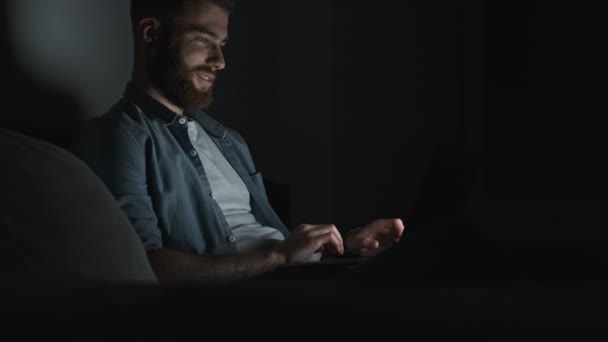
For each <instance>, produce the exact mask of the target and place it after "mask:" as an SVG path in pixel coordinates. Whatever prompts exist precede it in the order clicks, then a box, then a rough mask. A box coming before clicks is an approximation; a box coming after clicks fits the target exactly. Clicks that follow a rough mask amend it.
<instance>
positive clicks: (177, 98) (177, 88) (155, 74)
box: [149, 1, 228, 111]
mask: <svg viewBox="0 0 608 342" xmlns="http://www.w3.org/2000/svg"><path fill="white" fill-rule="evenodd" d="M227 32H228V13H227V12H226V11H225V10H224V9H223V8H221V7H219V6H217V5H215V4H213V3H211V2H209V1H198V2H193V3H191V4H189V5H187V6H186V7H185V8H184V9H183V10H182V11H181V14H179V15H178V16H177V17H176V18H174V20H172V22H171V23H163V24H162V25H161V29H160V35H159V37H158V43H157V44H156V45H155V46H154V47H153V50H152V51H151V55H150V61H151V63H150V64H149V73H150V77H151V80H152V82H153V83H154V84H155V85H156V86H157V87H158V88H159V89H160V91H161V92H162V93H163V95H164V96H165V97H166V98H167V99H168V100H169V101H171V102H172V103H173V104H175V105H176V106H178V107H180V108H182V109H183V110H185V111H187V110H194V109H204V108H207V107H208V106H209V105H210V104H211V102H212V99H213V97H212V90H213V85H214V83H215V77H216V74H217V71H219V70H221V69H223V68H224V66H225V61H224V56H223V53H222V48H223V46H224V45H225V43H226V39H227Z"/></svg>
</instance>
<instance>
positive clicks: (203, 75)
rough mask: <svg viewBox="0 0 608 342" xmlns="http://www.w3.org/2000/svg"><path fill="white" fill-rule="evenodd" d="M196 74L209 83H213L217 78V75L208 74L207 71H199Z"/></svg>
mask: <svg viewBox="0 0 608 342" xmlns="http://www.w3.org/2000/svg"><path fill="white" fill-rule="evenodd" d="M196 75H197V76H198V77H199V78H200V79H201V80H203V81H205V82H207V83H209V84H212V83H213V81H214V80H215V76H213V75H209V74H206V73H197V74H196Z"/></svg>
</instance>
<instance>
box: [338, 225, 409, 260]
mask: <svg viewBox="0 0 608 342" xmlns="http://www.w3.org/2000/svg"><path fill="white" fill-rule="evenodd" d="M404 230H405V226H404V225H403V221H401V220H400V219H382V220H375V221H373V222H371V223H370V224H368V225H366V226H365V227H363V228H361V229H360V230H358V231H356V232H353V233H352V234H349V235H348V236H347V238H346V241H344V243H345V245H346V246H347V248H348V250H349V251H351V252H352V253H354V254H357V255H361V256H372V255H376V254H378V253H380V252H382V251H384V250H386V249H387V248H389V247H392V246H393V245H394V244H395V243H397V242H399V239H400V238H401V235H402V234H403V231H404Z"/></svg>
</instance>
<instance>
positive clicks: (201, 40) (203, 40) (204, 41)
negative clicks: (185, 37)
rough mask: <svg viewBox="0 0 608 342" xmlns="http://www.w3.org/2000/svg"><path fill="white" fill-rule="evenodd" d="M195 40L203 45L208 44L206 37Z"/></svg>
mask: <svg viewBox="0 0 608 342" xmlns="http://www.w3.org/2000/svg"><path fill="white" fill-rule="evenodd" d="M196 40H198V41H200V42H202V43H205V44H209V39H208V38H206V37H196Z"/></svg>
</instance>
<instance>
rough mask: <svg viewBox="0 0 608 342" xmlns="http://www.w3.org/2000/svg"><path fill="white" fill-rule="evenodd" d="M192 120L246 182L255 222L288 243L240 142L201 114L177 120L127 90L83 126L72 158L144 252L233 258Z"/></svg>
mask: <svg viewBox="0 0 608 342" xmlns="http://www.w3.org/2000/svg"><path fill="white" fill-rule="evenodd" d="M189 119H190V120H196V121H197V122H198V123H199V124H200V125H201V126H202V127H203V128H204V129H205V130H206V131H207V133H208V134H209V136H210V137H211V139H212V140H213V141H214V143H215V144H216V145H217V146H218V148H219V150H220V151H221V152H222V153H223V154H224V156H225V157H226V159H227V160H228V162H229V163H230V164H231V165H232V167H234V169H235V170H236V172H237V173H238V174H239V176H240V177H241V178H242V179H243V182H244V183H245V185H246V186H247V189H248V190H249V193H250V195H251V210H252V214H253V215H254V216H255V218H256V219H257V220H258V222H259V223H261V224H262V225H264V226H268V227H273V228H276V229H278V230H279V231H281V232H282V233H283V234H284V235H285V236H287V234H288V230H287V228H286V227H285V225H284V224H283V223H282V222H281V220H280V219H279V217H278V216H277V214H276V213H275V212H274V210H273V209H272V208H271V206H270V204H269V202H268V198H267V195H266V190H265V188H264V184H263V182H262V176H261V174H260V172H258V171H257V170H256V168H255V165H254V163H253V160H252V157H251V154H250V152H249V149H248V147H247V144H246V143H245V141H244V140H243V138H242V137H241V136H240V135H239V134H238V133H237V132H236V131H234V130H231V129H228V128H226V127H224V126H222V125H221V124H220V123H218V122H217V121H215V120H214V119H212V118H211V117H209V116H208V115H207V114H205V113H204V112H202V111H194V112H189V113H185V115H184V116H182V115H178V114H176V113H174V112H172V111H171V110H169V109H168V108H167V107H165V106H163V105H162V104H161V103H159V102H158V101H156V100H154V99H153V98H152V97H150V96H148V95H147V94H145V93H144V92H141V91H139V90H136V89H134V88H132V87H130V86H128V87H127V90H126V91H125V93H124V95H123V97H122V98H121V99H120V100H119V101H118V103H116V104H115V105H114V106H113V107H112V109H110V111H109V112H108V113H107V114H106V115H104V116H103V117H101V118H99V119H95V120H93V121H91V122H90V123H89V124H87V125H86V127H85V129H84V130H83V131H82V132H81V134H79V137H78V139H77V140H76V141H77V142H76V145H75V146H74V152H75V154H76V155H77V156H79V157H80V158H81V159H82V160H83V161H84V162H85V163H87V164H88V165H89V166H90V167H91V168H92V169H93V171H95V173H97V175H98V176H99V177H100V178H101V180H102V181H103V182H104V183H105V184H106V186H107V187H108V188H109V190H110V191H111V192H112V194H113V195H114V196H115V197H116V199H117V201H118V203H119V205H120V206H121V207H122V209H123V210H124V212H125V213H126V214H127V216H128V218H129V219H130V220H131V223H132V224H133V226H134V227H135V230H136V231H137V233H138V234H139V236H140V238H141V240H142V242H143V244H144V247H145V249H146V250H147V251H150V250H154V249H158V248H171V249H176V250H179V251H183V252H187V253H194V254H199V255H203V254H205V255H225V254H231V253H235V252H236V243H235V238H234V235H233V234H232V231H231V228H230V227H229V225H228V223H227V222H226V219H225V217H224V215H223V213H222V210H221V208H220V207H219V205H218V204H217V202H216V201H215V200H214V199H213V194H212V191H211V187H210V185H209V181H208V179H207V176H206V175H205V170H204V167H203V164H202V162H201V159H200V158H199V156H198V155H197V153H196V150H195V149H194V147H193V146H192V144H191V143H190V139H189V137H188V128H187V126H188V125H187V122H188V120H189Z"/></svg>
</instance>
